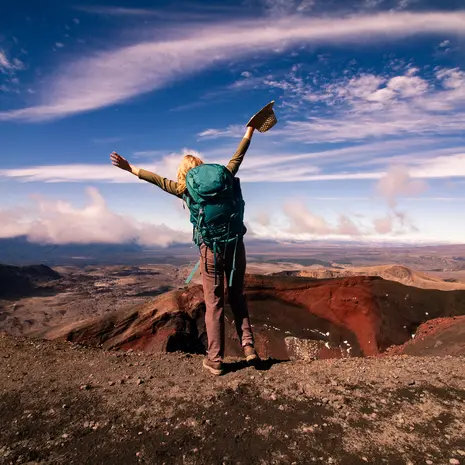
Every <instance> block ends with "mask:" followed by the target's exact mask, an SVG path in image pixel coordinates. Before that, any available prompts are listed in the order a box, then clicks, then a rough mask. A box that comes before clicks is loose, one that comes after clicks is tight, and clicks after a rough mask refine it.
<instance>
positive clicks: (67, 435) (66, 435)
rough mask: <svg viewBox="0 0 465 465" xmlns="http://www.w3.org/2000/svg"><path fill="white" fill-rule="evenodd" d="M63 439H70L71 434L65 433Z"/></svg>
mask: <svg viewBox="0 0 465 465" xmlns="http://www.w3.org/2000/svg"><path fill="white" fill-rule="evenodd" d="M61 437H62V438H63V439H67V438H69V434H66V433H65V434H62V435H61Z"/></svg>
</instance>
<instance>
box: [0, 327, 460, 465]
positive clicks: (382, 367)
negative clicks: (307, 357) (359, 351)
mask: <svg viewBox="0 0 465 465" xmlns="http://www.w3.org/2000/svg"><path fill="white" fill-rule="evenodd" d="M0 354H1V355H0V357H1V359H2V363H1V364H0V380H1V381H0V463H2V464H19V463H29V464H30V465H32V464H36V463H40V464H83V463H89V464H109V463H111V464H131V463H151V464H154V463H156V464H163V463H164V464H167V465H168V464H244V465H245V464H264V465H265V464H303V463H314V462H315V463H324V464H364V463H371V464H378V463H379V464H382V463H386V464H404V465H406V464H464V463H465V423H464V420H465V358H463V357H455V358H454V357H443V358H429V357H424V358H422V357H418V358H415V357H409V356H398V357H385V358H363V359H362V358H352V359H340V360H335V359H333V360H320V361H316V362H312V363H305V362H278V361H273V360H266V361H263V362H262V363H261V364H259V365H257V366H256V367H247V366H246V365H245V364H244V363H243V362H241V361H238V360H235V359H231V360H229V365H228V369H229V373H228V374H226V375H225V376H222V377H218V378H215V377H212V376H211V375H210V374H209V373H206V372H205V371H203V370H202V368H201V361H202V357H201V356H196V355H189V354H181V353H174V354H154V355H149V354H144V353H137V352H112V351H109V352H107V351H103V350H101V349H96V348H85V347H82V346H78V345H75V344H71V343H66V342H45V341H39V340H32V339H22V338H12V337H10V336H6V335H4V336H0Z"/></svg>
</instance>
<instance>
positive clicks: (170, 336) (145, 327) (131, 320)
mask: <svg viewBox="0 0 465 465" xmlns="http://www.w3.org/2000/svg"><path fill="white" fill-rule="evenodd" d="M42 336H43V337H44V338H45V339H66V340H68V341H72V342H78V343H82V344H87V345H98V346H102V347H103V348H104V349H135V350H141V351H146V352H171V351H175V350H185V351H187V352H198V351H203V350H204V349H203V344H204V343H205V341H206V332H205V303H204V300H203V291H202V286H193V287H190V288H189V289H188V290H184V291H172V292H167V293H166V294H162V295H160V296H158V297H156V298H154V299H153V301H151V302H148V303H145V304H142V305H137V306H135V307H134V308H131V309H129V310H127V311H122V312H117V313H113V314H111V315H108V316H104V317H101V318H97V319H91V320H84V321H80V322H77V323H73V324H70V325H66V326H58V327H56V328H52V329H51V330H49V331H47V332H46V333H44V334H42Z"/></svg>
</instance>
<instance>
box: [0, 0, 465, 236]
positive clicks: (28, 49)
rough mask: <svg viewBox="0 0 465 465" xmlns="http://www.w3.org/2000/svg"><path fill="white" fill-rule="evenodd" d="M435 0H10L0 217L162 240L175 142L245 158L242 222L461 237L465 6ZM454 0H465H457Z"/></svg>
mask: <svg viewBox="0 0 465 465" xmlns="http://www.w3.org/2000/svg"><path fill="white" fill-rule="evenodd" d="M460 8H461V2H460V1H458V0H457V1H452V0H448V1H447V0H446V1H438V0H436V1H433V0H429V1H426V0H361V1H353V2H347V1H336V0H332V1H323V0H243V1H241V0H239V1H230V2H229V1H223V2H221V3H219V2H213V1H212V2H207V1H202V2H196V1H194V0H190V1H188V2H173V1H171V2H168V1H158V2H144V1H138V2H129V1H126V2H122V1H114V2H106V1H100V2H96V3H92V2H80V1H77V2H76V1H73V2H68V1H61V2H58V1H42V2H40V5H38V2H35V1H32V0H29V1H26V0H19V1H17V2H15V3H12V2H10V3H9V4H8V5H2V7H1V14H0V141H1V147H0V157H1V161H2V164H1V167H0V196H1V199H2V203H1V205H0V224H1V225H2V226H1V228H0V236H1V237H14V236H17V235H27V236H28V237H29V239H30V240H31V241H36V242H47V243H66V242H124V241H127V240H132V239H136V240H137V241H138V242H139V243H141V244H144V245H168V244H170V243H172V242H179V241H181V242H182V241H189V240H190V224H189V221H188V216H187V212H186V211H184V210H183V208H182V203H181V202H180V201H179V200H177V199H175V198H174V197H171V196H169V195H168V194H165V193H164V192H162V191H160V190H159V189H157V188H156V187H155V186H152V185H150V184H148V183H145V182H143V181H140V180H138V179H137V178H136V177H135V176H132V175H130V174H129V173H126V172H123V171H120V170H118V169H117V168H115V167H113V166H112V165H111V164H110V162H109V153H110V152H111V151H113V150H115V151H117V152H118V153H120V154H121V155H122V156H124V157H126V158H127V159H128V160H129V161H130V162H131V163H132V164H134V165H136V166H138V167H142V168H146V169H149V170H152V171H156V172H158V173H159V174H162V175H164V176H166V177H169V178H174V177H175V173H176V167H177V164H178V163H179V161H180V158H181V157H182V155H183V154H185V153H196V154H200V156H201V157H202V158H204V159H205V161H207V162H221V163H227V161H228V160H229V158H230V156H231V155H232V154H233V153H234V151H235V149H236V147H237V144H238V143H239V142H240V139H241V137H242V135H243V132H244V130H245V127H244V126H245V123H246V122H247V120H248V119H249V118H250V117H251V116H252V114H253V113H255V112H256V111H257V110H258V109H259V108H261V107H262V106H263V105H264V104H266V103H267V102H269V101H270V100H275V101H276V105H275V110H276V113H277V116H278V119H279V124H278V125H277V126H275V127H274V128H273V129H272V130H271V131H269V132H267V133H265V134H258V133H257V134H255V135H254V138H253V141H252V145H251V147H250V149H249V152H248V154H247V156H246V160H245V161H244V164H243V165H242V167H241V170H240V171H239V176H240V178H241V180H242V183H243V191H244V195H245V199H246V221H247V225H248V226H249V236H250V237H253V236H255V237H258V238H273V239H278V240H284V241H285V240H312V239H328V240H331V239H338V240H341V239H344V240H356V241H367V242H407V243H425V242H426V243H428V242H457V243H458V242H460V243H463V242H464V235H463V233H462V231H464V230H465V202H464V200H465V194H464V193H463V189H464V187H465V136H464V129H465V54H464V50H465V8H464V9H460ZM462 8H463V6H462Z"/></svg>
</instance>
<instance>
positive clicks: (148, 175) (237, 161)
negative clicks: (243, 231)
mask: <svg viewBox="0 0 465 465" xmlns="http://www.w3.org/2000/svg"><path fill="white" fill-rule="evenodd" d="M249 145H250V139H247V138H246V137H244V138H243V139H242V141H241V143H240V144H239V147H238V148H237V150H236V153H235V154H234V155H233V157H232V158H231V160H230V161H229V163H228V164H227V165H226V168H227V169H228V170H229V171H231V173H232V174H233V176H235V175H236V173H237V172H238V170H239V167H240V166H241V163H242V161H243V160H244V155H245V154H246V152H247V149H248V148H249ZM139 179H143V180H144V181H147V182H150V183H152V184H155V185H156V186H158V187H159V188H160V189H163V190H164V191H165V192H168V193H169V194H173V195H175V196H176V197H180V198H182V195H183V194H179V192H178V183H177V182H176V181H171V180H170V179H167V178H163V177H162V176H160V175H159V174H156V173H152V172H151V171H147V170H143V169H140V170H139Z"/></svg>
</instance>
